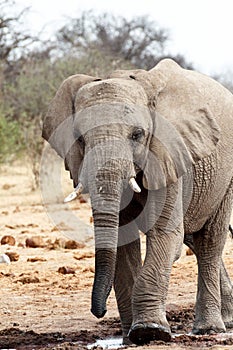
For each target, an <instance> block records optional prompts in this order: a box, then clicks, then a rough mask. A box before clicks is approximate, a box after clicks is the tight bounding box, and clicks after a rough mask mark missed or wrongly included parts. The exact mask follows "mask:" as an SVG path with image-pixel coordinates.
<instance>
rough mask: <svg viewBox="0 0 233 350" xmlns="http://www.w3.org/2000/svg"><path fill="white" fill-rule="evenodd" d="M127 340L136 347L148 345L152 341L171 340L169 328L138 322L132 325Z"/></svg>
mask: <svg viewBox="0 0 233 350" xmlns="http://www.w3.org/2000/svg"><path fill="white" fill-rule="evenodd" d="M129 339H130V340H131V341H132V342H133V343H134V344H137V345H143V344H148V343H149V342H150V341H152V340H163V341H165V342H169V341H170V340H171V331H170V329H169V328H166V327H164V326H161V325H158V324H157V323H152V322H138V323H135V324H134V325H132V327H131V329H130V331H129Z"/></svg>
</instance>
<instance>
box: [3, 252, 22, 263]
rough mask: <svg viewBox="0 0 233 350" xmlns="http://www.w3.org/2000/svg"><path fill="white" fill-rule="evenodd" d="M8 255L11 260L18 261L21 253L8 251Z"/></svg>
mask: <svg viewBox="0 0 233 350" xmlns="http://www.w3.org/2000/svg"><path fill="white" fill-rule="evenodd" d="M6 255H7V256H8V257H9V259H10V261H18V260H19V254H18V253H16V252H6Z"/></svg>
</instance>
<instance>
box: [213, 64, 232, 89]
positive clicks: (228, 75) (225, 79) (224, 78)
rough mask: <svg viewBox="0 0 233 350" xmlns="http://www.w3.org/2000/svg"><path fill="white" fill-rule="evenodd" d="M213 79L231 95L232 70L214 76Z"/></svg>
mask: <svg viewBox="0 0 233 350" xmlns="http://www.w3.org/2000/svg"><path fill="white" fill-rule="evenodd" d="M214 79H215V80H217V81H219V82H220V83H221V84H222V85H223V86H225V87H226V88H227V89H228V90H230V91H231V92H232V93H233V70H231V69H227V70H226V71H225V72H223V73H222V74H218V75H215V76H214Z"/></svg>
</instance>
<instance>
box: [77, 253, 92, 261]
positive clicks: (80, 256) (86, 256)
mask: <svg viewBox="0 0 233 350" xmlns="http://www.w3.org/2000/svg"><path fill="white" fill-rule="evenodd" d="M94 256H95V254H94V253H92V252H84V253H82V254H80V253H76V254H74V255H73V257H74V259H76V260H83V259H90V258H94Z"/></svg>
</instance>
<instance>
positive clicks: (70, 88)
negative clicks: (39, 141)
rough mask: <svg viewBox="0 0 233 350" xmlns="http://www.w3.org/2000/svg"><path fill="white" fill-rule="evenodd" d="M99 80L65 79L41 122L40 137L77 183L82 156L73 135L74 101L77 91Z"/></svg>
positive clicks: (80, 77)
mask: <svg viewBox="0 0 233 350" xmlns="http://www.w3.org/2000/svg"><path fill="white" fill-rule="evenodd" d="M95 80H99V79H98V78H94V77H91V76H87V75H83V74H77V75H73V76H71V77H69V78H68V79H66V80H65V81H64V82H63V83H62V84H61V86H60V87H59V89H58V91H57V93H56V95H55V97H54V98H53V100H52V101H51V103H50V105H49V108H48V112H47V114H46V115H45V117H44V120H43V129H42V137H43V138H44V139H45V140H47V141H48V142H49V143H50V145H51V146H52V148H54V149H55V151H56V152H57V153H58V154H59V155H60V156H61V157H62V158H63V159H64V161H65V168H66V170H69V171H70V176H71V178H72V179H73V181H74V186H76V185H77V182H78V172H79V167H80V163H81V161H82V155H81V151H80V148H79V145H78V143H77V141H76V140H75V138H74V133H73V116H74V113H75V108H74V101H75V96H76V94H77V92H78V90H79V89H80V88H81V87H82V86H83V85H85V84H87V83H89V82H92V81H95Z"/></svg>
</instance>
